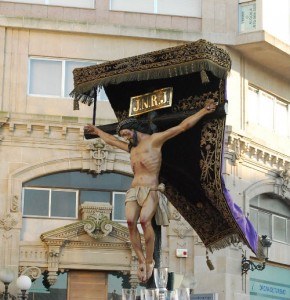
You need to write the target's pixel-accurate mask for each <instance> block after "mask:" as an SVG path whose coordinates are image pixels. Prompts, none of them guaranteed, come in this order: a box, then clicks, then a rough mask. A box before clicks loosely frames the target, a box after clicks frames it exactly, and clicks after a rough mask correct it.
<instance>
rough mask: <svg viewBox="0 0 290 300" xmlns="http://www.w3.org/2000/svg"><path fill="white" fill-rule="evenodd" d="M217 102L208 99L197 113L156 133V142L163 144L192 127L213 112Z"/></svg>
mask: <svg viewBox="0 0 290 300" xmlns="http://www.w3.org/2000/svg"><path fill="white" fill-rule="evenodd" d="M216 106H217V103H216V102H214V100H213V99H211V100H208V101H206V103H205V106H204V107H203V108H202V109H201V110H200V111H198V112H197V113H195V114H193V115H191V116H189V117H187V118H186V119H184V120H183V121H182V122H181V123H180V124H179V125H177V126H174V127H171V128H169V129H167V130H165V131H163V132H159V133H156V134H155V142H156V143H157V146H158V144H159V145H162V144H163V143H165V142H166V141H167V140H169V139H171V138H173V137H175V136H176V135H178V134H180V133H182V132H184V131H186V130H188V129H190V128H192V127H193V126H194V125H195V124H196V123H197V122H198V121H199V120H201V119H202V118H203V117H204V116H205V115H207V114H210V113H213V112H214V111H215V109H216Z"/></svg>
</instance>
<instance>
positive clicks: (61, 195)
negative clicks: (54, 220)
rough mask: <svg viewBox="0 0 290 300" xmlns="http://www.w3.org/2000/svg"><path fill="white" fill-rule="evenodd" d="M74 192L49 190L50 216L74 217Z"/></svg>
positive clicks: (75, 198)
mask: <svg viewBox="0 0 290 300" xmlns="http://www.w3.org/2000/svg"><path fill="white" fill-rule="evenodd" d="M76 200H77V197H76V192H75V191H71V192H68V191H51V216H52V217H63V218H76V208H77V207H76V205H77V203H76Z"/></svg>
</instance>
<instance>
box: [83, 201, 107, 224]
mask: <svg viewBox="0 0 290 300" xmlns="http://www.w3.org/2000/svg"><path fill="white" fill-rule="evenodd" d="M97 212H99V213H102V214H103V215H104V216H106V217H107V218H108V219H109V218H110V215H111V213H112V205H111V204H109V203H105V202H97V203H96V202H87V201H86V202H84V203H83V204H82V205H81V215H82V219H83V220H85V219H87V218H88V217H89V216H91V215H94V214H96V213H97Z"/></svg>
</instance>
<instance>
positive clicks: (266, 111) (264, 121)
mask: <svg viewBox="0 0 290 300" xmlns="http://www.w3.org/2000/svg"><path fill="white" fill-rule="evenodd" d="M273 113H274V101H273V98H272V97H271V96H270V95H267V94H265V93H261V95H260V105H259V123H260V125H262V126H263V127H266V128H269V129H274V126H273V125H274V123H273Z"/></svg>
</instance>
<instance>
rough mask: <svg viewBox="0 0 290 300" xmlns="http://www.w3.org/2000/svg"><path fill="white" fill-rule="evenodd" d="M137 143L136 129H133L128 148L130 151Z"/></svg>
mask: <svg viewBox="0 0 290 300" xmlns="http://www.w3.org/2000/svg"><path fill="white" fill-rule="evenodd" d="M137 145H138V137H137V132H136V130H134V131H133V138H132V139H130V142H129V149H130V151H131V148H132V147H136V146H137Z"/></svg>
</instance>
